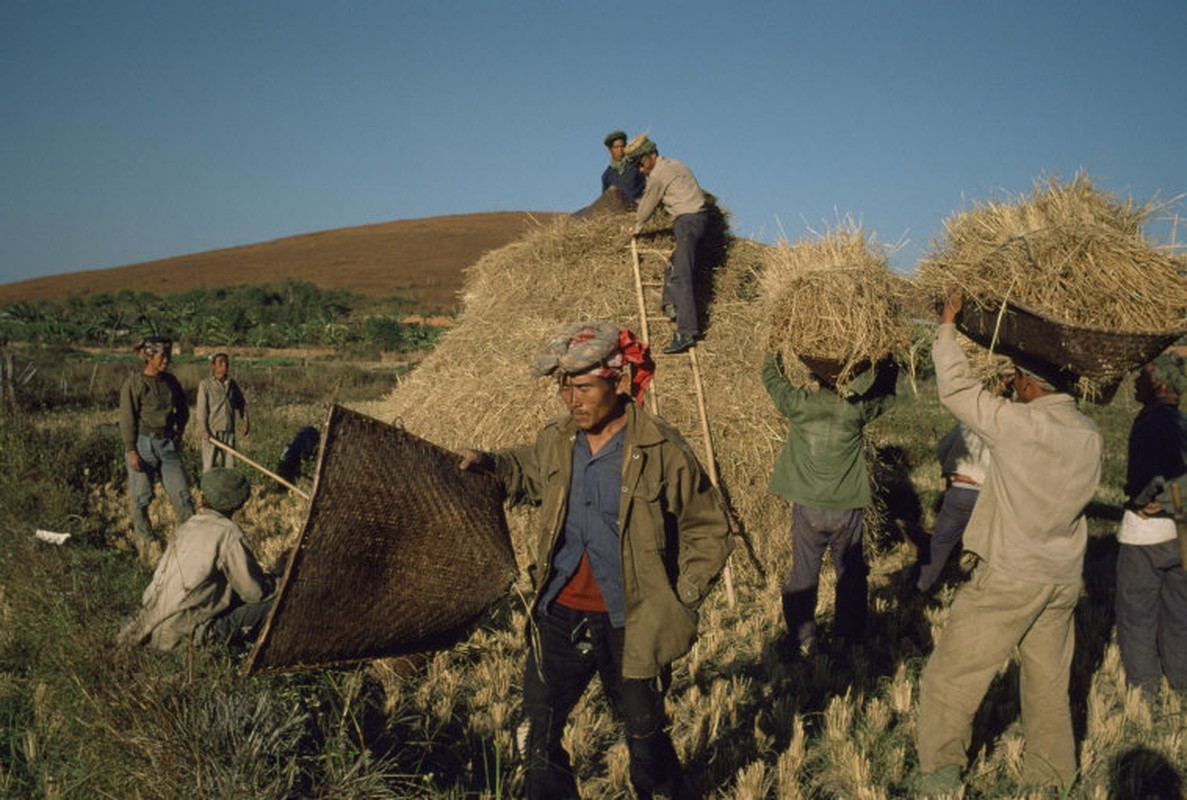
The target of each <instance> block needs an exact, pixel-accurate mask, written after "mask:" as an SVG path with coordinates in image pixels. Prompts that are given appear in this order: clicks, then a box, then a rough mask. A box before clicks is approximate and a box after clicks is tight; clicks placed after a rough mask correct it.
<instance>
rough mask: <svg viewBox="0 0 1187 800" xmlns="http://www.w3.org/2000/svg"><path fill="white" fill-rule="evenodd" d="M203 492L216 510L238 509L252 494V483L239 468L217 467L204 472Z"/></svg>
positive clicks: (225, 512)
mask: <svg viewBox="0 0 1187 800" xmlns="http://www.w3.org/2000/svg"><path fill="white" fill-rule="evenodd" d="M202 494H203V495H204V496H205V497H206V502H207V503H209V504H210V507H211V508H213V509H214V510H215V511H221V512H222V513H224V514H229V513H231V512H232V511H237V510H238V509H239V508H241V507H242V506H243V504H244V503H246V502H247V498H248V497H250V496H251V484H250V483H248V482H247V478H245V477H243V474H242V473H241V472H239V471H238V470H234V469H227V468H225V467H215V468H214V469H210V470H207V471H206V472H204V473H202Z"/></svg>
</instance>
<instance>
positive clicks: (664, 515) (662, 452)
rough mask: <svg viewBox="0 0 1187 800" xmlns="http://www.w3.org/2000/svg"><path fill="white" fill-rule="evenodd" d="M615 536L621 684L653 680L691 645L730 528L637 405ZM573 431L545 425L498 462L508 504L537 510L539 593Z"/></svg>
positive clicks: (671, 442) (671, 443) (665, 435)
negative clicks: (622, 606)
mask: <svg viewBox="0 0 1187 800" xmlns="http://www.w3.org/2000/svg"><path fill="white" fill-rule="evenodd" d="M626 414H627V424H626V441H625V443H624V445H623V447H624V449H623V465H622V501H621V503H620V504H619V510H618V531H619V538H620V539H621V543H622V578H623V589H624V593H625V595H626V631H625V638H626V641H625V645H624V651H623V658H622V674H623V677H624V678H652V677H655V676H656V675H658V674H660V671H661V670H662V669H663V667H664V666H666V665H668V664H670V663H671V662H672V661H674V660H676V659H677V658H679V657H680V656H682V655H684V654H685V653H687V652H688V651H689V649H690V648H691V647H692V643H693V640H694V639H695V638H696V626H697V615H696V612H695V611H694V610H693V609H694V608H695V607H696V606H697V605H698V604H699V603H700V601H701V600H702V599H704V597H705V594H706V593H707V592H708V591H709V588H710V586H711V585H712V584H713V581H714V579H715V578H716V577H717V574H718V573H719V572H720V571H721V568H722V566H723V565H724V564H725V559H726V556H727V555H728V553H729V549H730V544H729V523H728V522H727V521H726V516H725V512H724V510H723V509H724V505H723V503H722V500H721V496H720V494H719V493H718V491H717V489H716V488H714V487H713V485H712V484H711V483H710V482H709V479H708V477H707V476H706V475H705V473H704V471H703V470H702V469H701V465H700V464H699V463H698V462H697V459H696V456H695V455H694V454H693V452H692V450H691V449H690V448H689V447H688V445H687V444H686V443H685V442H684V440H683V439H682V438H681V437H680V434H679V433H678V432H677V431H676V430H675V429H674V428H672V427H671V426H670V425H668V424H667V423H666V422H664V421H662V420H660V419H658V418H656V417H653V416H651V415H650V414H648V413H647V412H646V411H644V410H642V409H640V408H639V407H638V406H636V405H635V404H634V403H631V404H629V405H628V406H627V408H626ZM575 440H576V426H575V425H574V424H573V422H572V420H571V419H570V418H569V417H568V416H564V417H558V418H557V419H554V420H552V421H551V422H549V423H548V424H547V425H545V426H544V428H543V429H542V430H541V431H540V433H539V435H538V436H537V437H536V443H535V445H534V446H522V447H516V448H511V449H509V450H502V451H499V452H497V453H495V454H494V455H495V465H496V471H497V473H498V475H499V478H500V479H501V480H502V481H503V484H504V486H505V487H506V489H507V495H508V499H509V501H510V502H511V503H512V504H513V505H514V504H517V503H529V504H532V505H538V506H540V531H539V534H538V537H537V539H536V542H535V544H534V546H533V547H532V548H531V553H532V560H533V563H532V565H531V566H529V568H528V570H529V573H530V575H531V577H532V583H533V585H534V587H535V588H536V590H537V595H536V600H535V601H534V602H533V612H534V611H535V603H538V602H539V590H540V589H541V588H542V587H544V586H546V585H547V583H548V578H549V571H550V569H551V564H552V554H553V552H554V551H555V550H556V548H557V546H558V544H559V543H560V539H561V536H562V535H563V533H564V524H565V514H566V511H567V508H568V505H567V504H568V499H569V485H570V479H571V477H572V470H573V444H574V441H575Z"/></svg>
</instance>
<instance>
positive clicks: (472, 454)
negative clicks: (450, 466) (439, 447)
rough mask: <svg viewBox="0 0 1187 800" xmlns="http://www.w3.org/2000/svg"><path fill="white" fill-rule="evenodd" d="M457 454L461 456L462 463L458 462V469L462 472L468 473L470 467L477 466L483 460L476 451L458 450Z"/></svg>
mask: <svg viewBox="0 0 1187 800" xmlns="http://www.w3.org/2000/svg"><path fill="white" fill-rule="evenodd" d="M457 454H458V455H459V456H461V461H459V462H458V465H457V468H458V469H459V470H461V471H462V472H466V471H467V470H469V469H470V467H472V466H474V465H475V464H477V463H478V462H479V460H480V458H481V456H480V455H479V453H478V451H476V450H458V451H457Z"/></svg>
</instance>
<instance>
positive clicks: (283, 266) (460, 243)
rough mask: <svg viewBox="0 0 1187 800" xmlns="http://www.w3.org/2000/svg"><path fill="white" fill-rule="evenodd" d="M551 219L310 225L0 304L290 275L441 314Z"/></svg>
mask: <svg viewBox="0 0 1187 800" xmlns="http://www.w3.org/2000/svg"><path fill="white" fill-rule="evenodd" d="M556 216H557V214H555V213H550V212H539V213H537V212H524V211H498V212H491V213H486V214H457V215H453V216H445V217H429V218H426V219H411V220H398V221H395V222H382V223H378V224H374V225H360V226H358V227H353V228H339V229H335V230H328V231H319V232H317V233H308V234H303V235H300V236H289V237H286V238H283V239H275V240H273V241H270V242H261V243H259V244H249V245H244V246H241V247H229V248H226V249H222V250H211V251H209V252H205V253H193V254H191V255H184V256H176V257H173V258H165V259H161V260H158V261H146V262H143V263H140V264H131V265H129V266H125V267H111V268H109V269H95V270H86V271H83V272H70V273H66V274H62V275H50V276H47V277H42V278H32V279H30V280H25V281H18V282H16V283H9V284H3V285H0V304H2V303H7V302H12V301H16V300H26V301H36V300H62V299H64V298H66V297H67V296H69V295H72V294H73V295H78V296H86V295H92V294H100V293H104V292H118V291H121V290H124V289H133V290H142V291H147V292H152V293H153V294H157V295H166V294H170V293H172V292H180V291H185V290H187V289H193V288H195V287H198V286H238V285H251V284H262V283H271V282H274V281H283V280H285V279H289V278H291V279H293V280H299V281H308V282H309V283H313V284H315V285H317V286H320V287H322V288H326V289H349V290H350V291H353V292H357V293H359V294H364V295H370V296H375V297H387V296H390V295H400V296H402V297H407V298H410V299H412V300H414V301H415V302H416V305H417V307H418V308H419V309H420V310H422V311H439V310H441V311H448V310H452V309H453V307H454V306H455V305H456V304H457V297H456V294H457V292H458V290H460V289H461V287H462V270H463V269H464V268H466V267H468V266H469V265H471V264H473V263H474V262H475V261H477V260H478V259H479V258H480V257H481V256H482V255H483V254H484V253H486V252H487V251H489V250H495V249H498V248H500V247H503V246H504V245H506V244H509V243H511V242H513V241H515V240H516V239H518V238H520V237H521V236H522V235H523V234H524V233H525V232H526V231H528V230H529V229H531V228H534V227H537V226H538V225H541V224H546V223H548V222H550V221H551V220H552V219H553V218H554V217H556Z"/></svg>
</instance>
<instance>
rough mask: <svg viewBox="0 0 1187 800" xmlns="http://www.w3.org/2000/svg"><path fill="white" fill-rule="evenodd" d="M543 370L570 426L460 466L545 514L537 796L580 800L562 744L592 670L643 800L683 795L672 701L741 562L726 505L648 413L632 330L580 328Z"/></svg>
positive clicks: (531, 784) (532, 617)
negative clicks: (714, 598)
mask: <svg viewBox="0 0 1187 800" xmlns="http://www.w3.org/2000/svg"><path fill="white" fill-rule="evenodd" d="M535 366H536V371H537V373H538V374H540V375H542V376H544V375H555V376H556V378H557V382H558V385H559V389H560V397H561V401H562V402H564V404H565V406H566V407H567V408H568V411H569V413H568V415H567V416H562V417H558V418H557V419H554V420H553V421H552V422H550V423H548V424H547V425H545V427H544V428H543V429H542V430H541V431H540V433H539V434H538V435H537V438H536V443H535V444H534V445H525V446H520V447H515V448H511V449H508V450H501V451H498V452H496V453H477V452H475V451H473V450H466V451H462V453H461V455H462V461H461V468H462V469H473V468H478V467H485V468H487V469H490V470H493V471H494V472H495V474H496V475H497V476H498V477H499V479H500V480H501V481H502V483H503V484H504V486H505V488H506V490H507V495H508V497H509V499H510V501H511V502H512V503H531V504H533V505H539V506H542V508H541V514H540V519H541V527H540V531H539V535H538V538H537V539H536V542H535V544H534V546H533V555H534V561H535V563H534V564H533V565H532V566H531V567H529V572H530V574H531V576H532V580H533V584H534V586H535V588H536V590H537V593H536V597H535V600H534V603H533V605H532V609H531V612H530V614H529V623H528V630H529V636H528V662H527V666H526V669H525V674H524V690H523V708H524V715H525V717H526V719H527V742H526V754H525V758H526V761H527V765H526V766H527V770H526V775H527V777H526V787H525V788H526V795H527V797H529V798H548V799H549V800H557V799H558V798H576V797H577V796H578V794H577V783H576V780H575V779H574V776H573V770H572V767H571V765H570V762H569V755H568V753H566V752H565V750H564V748H563V747H562V746H561V735H562V734H563V732H564V728H565V721H566V720H567V719H568V717H569V713H570V712H571V711H572V710H573V707H574V706H575V705H576V703H577V701H578V700H579V699H580V698H581V695H582V693H583V692H584V691H585V688H586V686H587V685H588V684H589V681H590V680H591V679H592V678H593V676H594V674H595V673H596V674H597V675H598V676H599V677H600V678H601V683H602V689H603V691H604V692H605V693H606V697H607V699H608V700H609V701H610V704H611V706H612V707H613V708H614V711H615V714H616V716H618V717H619V718H620V719H621V720H622V721H623V725H624V727H625V730H626V741H627V750H628V752H629V754H630V777H631V783H632V785H633V786H634V789H635V792H636V794H637V796H638V797H640V798H650V797H653V796H655V795H662V796H665V797H686V796H688V788H687V786H686V785H685V782H684V779H683V777H682V774H681V768H680V762H679V760H678V758H677V756H676V751H675V748H674V747H673V746H672V739H671V737H670V735H669V734H668V730H667V729H668V718H667V713H666V711H665V709H664V693H665V691H666V689H667V686H668V683H669V679H670V672H671V670H670V665H671V663H672V662H673V661H674V660H676V659H677V658H679V657H680V656H682V655H684V654H685V653H687V652H688V650H689V648H690V647H691V646H692V642H693V639H694V638H695V636H696V627H697V614H696V610H695V609H696V607H697V606H698V605H699V604H700V602H701V601H702V600H703V599H704V597H705V595H706V593H707V592H708V591H709V588H710V587H711V585H712V584H713V581H714V580H715V578H716V577H717V574H718V572H720V570H721V568H722V566H723V565H724V564H725V559H726V555H727V554H728V552H729V526H728V523H727V522H726V517H725V513H724V511H723V507H724V506H723V504H722V502H721V497H720V495H719V494H718V492H717V490H716V488H714V487H713V486H712V484H711V483H710V482H709V480H708V478H707V477H706V476H705V473H704V471H703V470H702V469H701V465H700V464H699V463H698V462H697V460H696V457H695V456H694V455H693V453H692V451H691V450H690V449H689V447H688V445H687V444H685V442H684V440H683V439H682V438H681V437H680V434H679V433H677V432H676V430H675V429H673V428H672V427H670V426H669V425H668V424H667V423H665V422H664V421H662V420H660V419H658V418H656V417H653V416H651V415H650V414H648V413H647V412H646V411H644V410H643V408H642V407H641V404H642V400H643V392H644V391H645V390H646V388H647V385H648V383H649V382H650V380H651V372H652V370H653V368H654V365H653V362H652V361H651V357H650V354H649V352H648V349H647V346H646V345H644V344H640V343H638V342H636V341H635V338H634V335H633V334H632V333H631V332H630V331H627V330H621V331H620V330H619V329H618V327H617V326H616V325H614V324H612V323H608V322H590V323H582V324H576V325H570V326H569V327H567V328H565V330H564V332H563V333H561V335H560V336H558V337H556V338H554V339H552V340H551V341H550V342H549V343H548V345H547V347H546V348H545V349H544V351H543V352H542V353H541V354H540V355H539V356H537V358H536V365H535ZM632 395H633V396H634V399H635V400H636V401H637V403H638V405H636V403H633V402H631V396H632Z"/></svg>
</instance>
